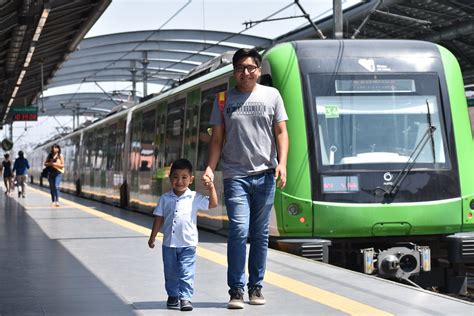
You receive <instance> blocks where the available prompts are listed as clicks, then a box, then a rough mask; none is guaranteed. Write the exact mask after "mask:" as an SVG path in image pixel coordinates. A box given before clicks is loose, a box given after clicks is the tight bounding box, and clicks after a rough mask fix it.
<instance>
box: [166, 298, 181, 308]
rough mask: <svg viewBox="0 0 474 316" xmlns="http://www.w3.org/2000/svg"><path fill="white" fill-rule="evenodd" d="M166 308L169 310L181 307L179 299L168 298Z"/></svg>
mask: <svg viewBox="0 0 474 316" xmlns="http://www.w3.org/2000/svg"><path fill="white" fill-rule="evenodd" d="M166 306H167V307H168V308H173V307H178V306H179V300H178V298H177V297H175V296H168V300H167V301H166Z"/></svg>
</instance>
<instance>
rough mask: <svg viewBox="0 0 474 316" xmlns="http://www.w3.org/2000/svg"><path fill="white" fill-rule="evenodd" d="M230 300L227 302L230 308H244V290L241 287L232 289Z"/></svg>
mask: <svg viewBox="0 0 474 316" xmlns="http://www.w3.org/2000/svg"><path fill="white" fill-rule="evenodd" d="M229 295H230V300H229V303H227V308H228V309H242V308H244V292H243V291H242V290H241V289H231V290H230V291H229Z"/></svg>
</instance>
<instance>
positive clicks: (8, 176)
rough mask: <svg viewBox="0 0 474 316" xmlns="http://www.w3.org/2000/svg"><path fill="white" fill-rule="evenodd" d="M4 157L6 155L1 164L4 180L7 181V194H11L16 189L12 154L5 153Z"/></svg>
mask: <svg viewBox="0 0 474 316" xmlns="http://www.w3.org/2000/svg"><path fill="white" fill-rule="evenodd" d="M3 157H5V159H4V160H3V161H2V166H1V168H2V170H3V182H4V183H5V190H6V191H5V194H9V193H10V192H12V191H13V190H14V186H13V172H12V162H11V160H10V154H5V155H3Z"/></svg>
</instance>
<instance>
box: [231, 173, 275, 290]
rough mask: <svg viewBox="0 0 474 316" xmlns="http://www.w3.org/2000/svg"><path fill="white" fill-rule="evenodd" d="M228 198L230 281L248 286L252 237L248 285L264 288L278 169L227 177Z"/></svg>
mask: <svg viewBox="0 0 474 316" xmlns="http://www.w3.org/2000/svg"><path fill="white" fill-rule="evenodd" d="M224 197H225V205H226V208H227V215H228V217H229V238H228V240H227V265H228V268H227V284H228V286H229V287H230V289H231V290H235V289H241V290H243V289H244V286H245V257H246V248H247V237H249V240H250V253H249V261H248V270H249V282H248V284H247V286H248V287H249V288H252V287H256V286H257V287H261V286H262V281H263V277H264V275H265V265H266V260H267V249H268V225H269V220H270V212H271V210H272V207H273V200H274V198H275V178H274V172H273V171H269V172H267V173H262V174H258V175H253V176H248V177H245V178H238V179H225V180H224Z"/></svg>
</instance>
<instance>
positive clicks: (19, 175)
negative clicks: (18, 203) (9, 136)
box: [13, 150, 30, 198]
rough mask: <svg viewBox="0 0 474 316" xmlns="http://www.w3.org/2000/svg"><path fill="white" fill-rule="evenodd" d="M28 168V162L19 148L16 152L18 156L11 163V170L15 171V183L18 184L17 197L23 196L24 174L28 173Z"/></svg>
mask: <svg viewBox="0 0 474 316" xmlns="http://www.w3.org/2000/svg"><path fill="white" fill-rule="evenodd" d="M28 169H30V164H29V163H28V160H27V159H26V158H25V155H24V154H23V151H21V150H20V151H19V152H18V158H16V159H15V163H14V164H13V172H14V173H15V180H16V185H17V186H18V197H23V198H25V193H26V192H25V187H26V176H27V175H28ZM20 189H21V190H20Z"/></svg>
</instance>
